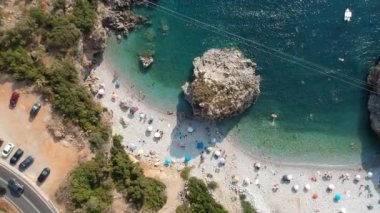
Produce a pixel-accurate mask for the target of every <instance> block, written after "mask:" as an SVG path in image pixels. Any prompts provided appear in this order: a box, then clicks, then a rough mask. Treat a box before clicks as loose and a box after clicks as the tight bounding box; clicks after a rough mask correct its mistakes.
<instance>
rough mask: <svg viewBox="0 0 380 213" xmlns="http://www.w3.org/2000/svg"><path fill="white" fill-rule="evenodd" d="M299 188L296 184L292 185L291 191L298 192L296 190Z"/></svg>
mask: <svg viewBox="0 0 380 213" xmlns="http://www.w3.org/2000/svg"><path fill="white" fill-rule="evenodd" d="M299 188H300V187H299V186H298V185H297V184H296V185H294V186H293V190H294V191H295V192H298V189H299Z"/></svg>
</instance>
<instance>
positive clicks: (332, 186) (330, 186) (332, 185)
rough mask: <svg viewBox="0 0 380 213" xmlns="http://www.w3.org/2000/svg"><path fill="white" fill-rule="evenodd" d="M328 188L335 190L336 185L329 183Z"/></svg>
mask: <svg viewBox="0 0 380 213" xmlns="http://www.w3.org/2000/svg"><path fill="white" fill-rule="evenodd" d="M327 188H328V189H329V190H334V189H335V186H334V184H329V185H328V186H327Z"/></svg>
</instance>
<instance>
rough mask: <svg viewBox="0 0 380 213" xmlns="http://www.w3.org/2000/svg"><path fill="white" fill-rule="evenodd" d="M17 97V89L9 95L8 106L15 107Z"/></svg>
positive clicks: (18, 95)
mask: <svg viewBox="0 0 380 213" xmlns="http://www.w3.org/2000/svg"><path fill="white" fill-rule="evenodd" d="M19 97H20V94H19V93H18V92H17V91H14V92H13V93H12V95H11V99H10V100H9V106H11V107H15V106H16V104H17V102H18V98H19Z"/></svg>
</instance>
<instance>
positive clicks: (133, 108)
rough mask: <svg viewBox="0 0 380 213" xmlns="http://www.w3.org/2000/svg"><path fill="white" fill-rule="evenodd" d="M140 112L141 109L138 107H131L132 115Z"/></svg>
mask: <svg viewBox="0 0 380 213" xmlns="http://www.w3.org/2000/svg"><path fill="white" fill-rule="evenodd" d="M138 110H139V108H138V107H131V110H130V111H131V113H132V114H133V113H135V112H137V111H138Z"/></svg>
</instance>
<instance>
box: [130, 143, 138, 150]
mask: <svg viewBox="0 0 380 213" xmlns="http://www.w3.org/2000/svg"><path fill="white" fill-rule="evenodd" d="M136 148H137V146H136V145H135V144H133V143H132V144H131V145H130V149H131V150H132V151H135V150H136Z"/></svg>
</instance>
